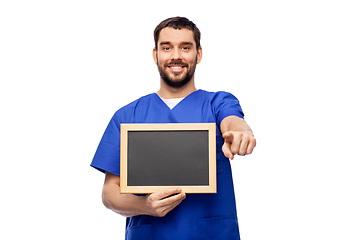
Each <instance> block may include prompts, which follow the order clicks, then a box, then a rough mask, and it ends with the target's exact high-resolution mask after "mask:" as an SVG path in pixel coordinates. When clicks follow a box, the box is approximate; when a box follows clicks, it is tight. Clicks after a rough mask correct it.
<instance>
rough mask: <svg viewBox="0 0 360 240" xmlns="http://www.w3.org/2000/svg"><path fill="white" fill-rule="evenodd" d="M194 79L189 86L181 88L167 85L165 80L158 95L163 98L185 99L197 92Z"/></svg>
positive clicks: (161, 83)
mask: <svg viewBox="0 0 360 240" xmlns="http://www.w3.org/2000/svg"><path fill="white" fill-rule="evenodd" d="M196 90H197V89H196V88H195V84H194V79H192V80H191V81H190V82H188V84H186V85H185V86H183V87H181V88H174V87H170V86H169V85H167V84H166V83H165V82H164V81H163V80H161V82H160V89H159V91H157V92H156V93H157V95H159V96H160V97H161V98H165V99H170V98H184V97H186V96H188V95H189V94H191V93H193V92H195V91H196Z"/></svg>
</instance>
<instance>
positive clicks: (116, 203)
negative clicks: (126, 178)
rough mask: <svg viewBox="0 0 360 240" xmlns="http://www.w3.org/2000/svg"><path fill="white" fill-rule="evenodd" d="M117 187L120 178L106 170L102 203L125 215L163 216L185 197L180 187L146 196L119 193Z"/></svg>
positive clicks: (118, 187) (118, 186)
mask: <svg viewBox="0 0 360 240" xmlns="http://www.w3.org/2000/svg"><path fill="white" fill-rule="evenodd" d="M119 189H120V178H119V177H118V176H116V175H114V174H111V173H109V172H106V175H105V183H104V187H103V193H102V199H103V203H104V205H105V207H107V208H109V209H111V210H113V211H114V212H116V213H118V214H121V215H123V216H125V217H131V216H136V215H151V216H156V217H163V216H165V215H166V214H167V213H168V212H170V211H171V210H172V209H174V208H175V207H176V206H177V205H179V204H180V203H181V201H182V200H184V199H185V193H182V192H181V189H180V188H174V189H169V190H165V191H162V192H157V193H152V194H149V195H146V196H136V195H134V194H124V193H120V191H119ZM174 194H175V195H174ZM171 195H173V196H171ZM169 196H171V197H169Z"/></svg>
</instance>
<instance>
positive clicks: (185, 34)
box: [158, 27, 195, 44]
mask: <svg viewBox="0 0 360 240" xmlns="http://www.w3.org/2000/svg"><path fill="white" fill-rule="evenodd" d="M163 42H169V43H171V44H181V43H182V42H192V43H194V44H195V39H194V33H193V32H192V31H191V30H189V29H187V28H182V29H181V30H180V29H175V28H171V27H166V28H163V29H162V30H161V31H160V34H159V42H158V44H161V43H163Z"/></svg>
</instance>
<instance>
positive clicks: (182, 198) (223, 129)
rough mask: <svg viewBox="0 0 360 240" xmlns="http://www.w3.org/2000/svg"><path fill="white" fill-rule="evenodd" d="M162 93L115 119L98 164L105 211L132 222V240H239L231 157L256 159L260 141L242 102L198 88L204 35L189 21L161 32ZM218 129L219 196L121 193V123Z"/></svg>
mask: <svg viewBox="0 0 360 240" xmlns="http://www.w3.org/2000/svg"><path fill="white" fill-rule="evenodd" d="M154 38H155V48H154V49H153V58H154V61H155V63H156V64H157V66H158V70H159V73H160V83H161V84H160V89H159V91H158V92H156V93H153V94H149V95H147V96H144V97H141V98H140V99H138V100H136V101H134V102H132V103H130V104H129V105H127V106H125V107H123V108H121V109H119V110H118V111H117V112H116V113H115V114H114V116H113V118H112V119H111V121H110V123H109V125H108V127H107V129H106V130H105V133H104V135H103V137H102V139H101V142H100V144H99V147H98V149H97V151H96V153H95V156H94V159H93V161H92V163H91V166H93V167H95V168H96V169H98V170H100V171H102V172H105V173H106V174H105V183H104V187H103V195H102V197H103V203H104V205H105V206H106V207H107V208H109V209H111V210H113V211H114V212H116V213H119V214H121V215H123V216H126V217H127V221H126V237H125V238H126V239H129V240H133V239H141V240H143V239H156V240H162V239H171V240H175V239H226V240H232V239H240V235H239V228H238V222H237V214H236V205H235V196H234V189H233V182H232V175H231V168H230V163H229V159H228V158H230V159H233V158H234V155H236V154H239V155H246V154H251V153H252V151H253V149H254V147H255V145H256V140H255V138H254V136H253V133H252V131H251V129H250V127H249V126H248V125H247V124H246V122H245V121H244V119H243V116H244V115H243V112H242V110H241V107H240V105H239V102H238V100H237V99H236V98H235V97H234V96H233V95H231V94H230V93H226V92H215V93H214V92H207V91H204V90H197V89H196V88H195V83H194V73H195V68H196V65H197V64H198V63H200V61H201V58H202V48H201V45H200V31H199V29H198V28H197V27H196V25H195V24H194V23H193V22H191V21H189V20H188V19H186V18H182V17H176V18H169V19H166V20H164V21H163V22H161V23H160V24H159V25H158V26H157V27H156V29H155V31H154ZM199 122H213V123H216V126H217V129H216V131H217V133H216V142H217V193H216V194H188V195H185V193H183V192H182V191H181V189H180V188H173V189H168V190H165V191H161V192H155V193H152V194H149V195H134V194H121V193H120V192H119V186H120V179H119V175H120V167H119V162H120V156H119V154H120V130H119V129H120V124H122V123H199Z"/></svg>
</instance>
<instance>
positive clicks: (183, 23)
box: [154, 17, 201, 50]
mask: <svg viewBox="0 0 360 240" xmlns="http://www.w3.org/2000/svg"><path fill="white" fill-rule="evenodd" d="M166 27H172V28H174V29H181V28H187V29H189V30H191V31H192V32H193V34H194V40H195V43H196V49H197V50H198V49H199V47H200V37H201V33H200V30H199V29H198V28H197V27H196V25H195V23H193V22H192V21H190V20H189V19H187V18H185V17H172V18H168V19H165V20H164V21H162V22H161V23H159V25H157V27H156V28H155V30H154V40H155V49H156V50H157V43H158V41H159V35H160V31H161V30H162V29H163V28H166Z"/></svg>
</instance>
